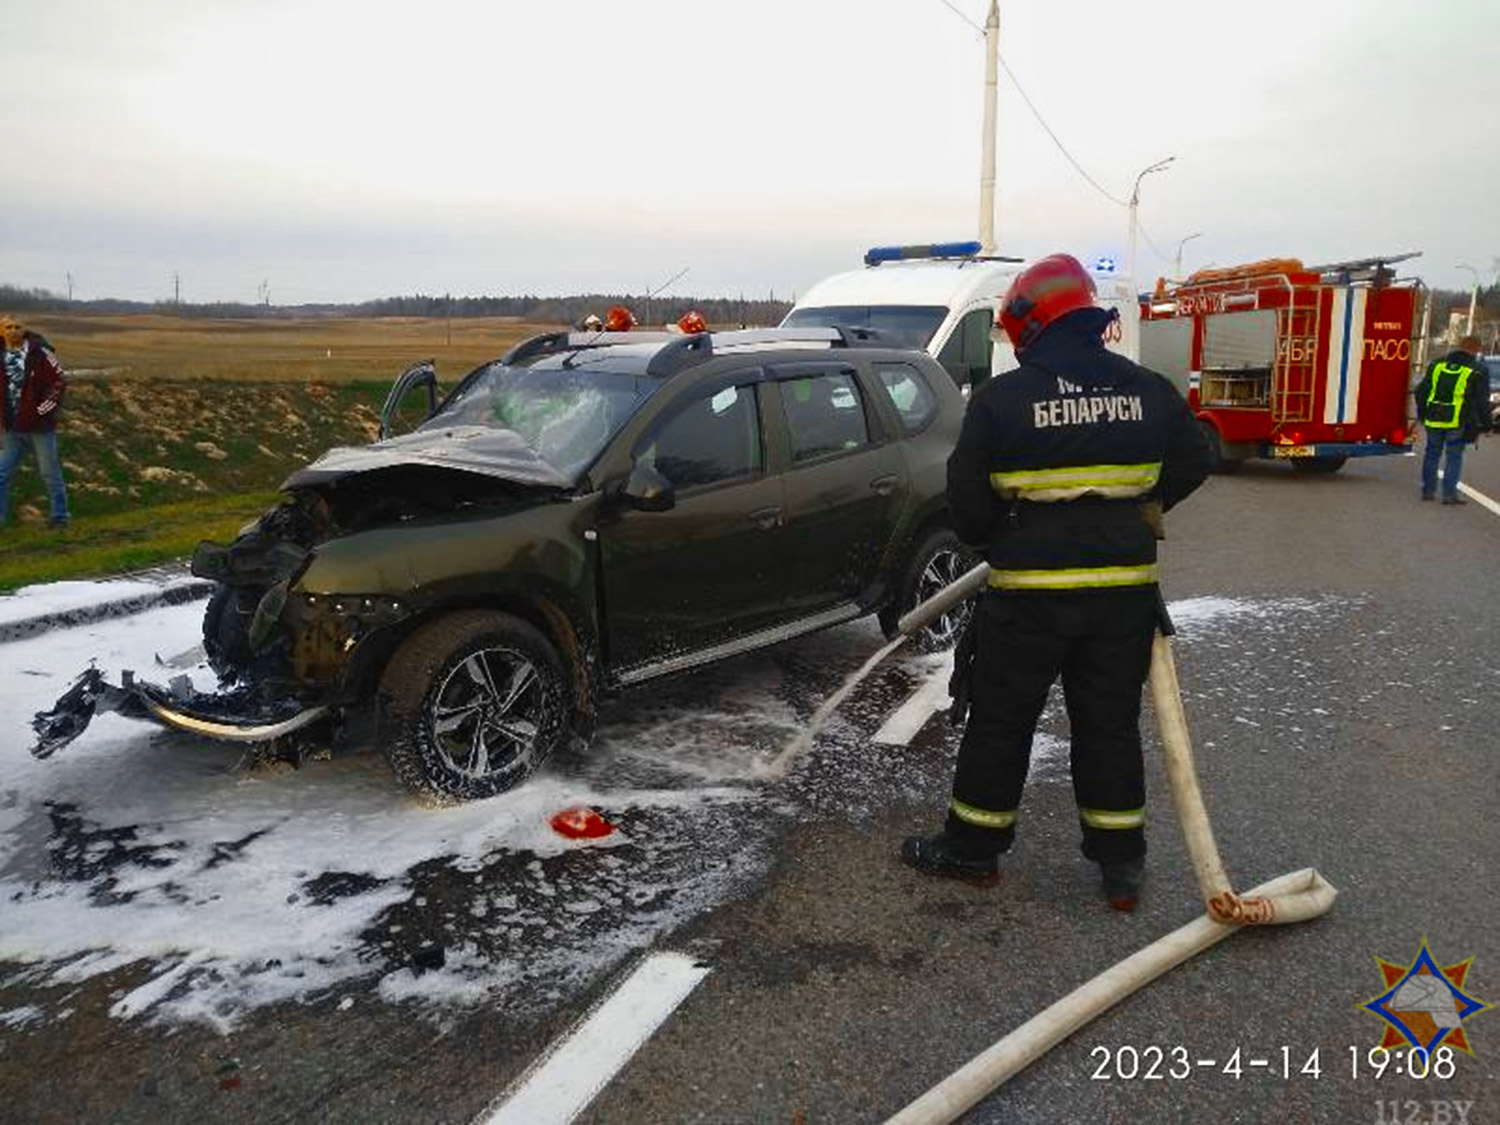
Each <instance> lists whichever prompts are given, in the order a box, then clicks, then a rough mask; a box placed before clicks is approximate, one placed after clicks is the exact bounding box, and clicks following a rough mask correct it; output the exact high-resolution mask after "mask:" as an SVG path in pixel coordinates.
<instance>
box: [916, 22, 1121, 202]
mask: <svg viewBox="0 0 1500 1125" xmlns="http://www.w3.org/2000/svg"><path fill="white" fill-rule="evenodd" d="M940 2H941V3H942V4H943V6H944V7H946V8H947V9H948V10H949V11H950V12H952V13H953V14H954V15H955V16H957V17H958V18H959V19H961V20H963V21H964V23H966V24H968V25H969V26H970V27H972V28H973V29H974V30H975V31H977V32H979V34H980V35H983V34H985V30H984V28H982V27H980V26H979V25H978V24H976V23H975V22H974V21H973V20H971V19H970V18H969V17H968V16H967V15H965V14H964V13H963V11H962V10H961V9H959V8H958V7H956V6H955V5H954V4H953V2H952V0H940ZM998 59H999V63H1000V66H1001V67H1002V68H1003V69H1004V70H1005V76H1006V77H1007V78H1009V79H1010V84H1011V85H1012V86H1014V87H1015V88H1016V93H1018V94H1020V95H1021V100H1022V101H1023V102H1025V103H1026V108H1027V109H1029V110H1031V115H1032V116H1033V117H1035V118H1036V121H1037V124H1038V125H1040V126H1041V127H1042V130H1043V131H1044V132H1045V133H1046V134H1047V136H1049V137H1050V138H1052V143H1053V144H1055V145H1056V146H1057V151H1058V152H1060V153H1062V154H1063V156H1064V157H1066V158H1067V161H1068V163H1069V164H1071V165H1073V168H1074V170H1075V171H1077V173H1078V174H1079V175H1080V176H1082V177H1083V178H1084V179H1085V180H1086V181H1088V183H1089V185H1090V186H1091V187H1092V188H1093V189H1094V190H1095V191H1097V192H1098V193H1099V194H1100V195H1102V196H1104V198H1105V199H1107V200H1109V201H1110V202H1111V203H1113V204H1115V205H1116V206H1118V207H1129V206H1130V204H1129V203H1127V202H1126V201H1125V200H1123V199H1121V198H1119V197H1118V196H1116V195H1112V194H1111V193H1110V192H1108V191H1106V190H1105V188H1104V187H1103V186H1102V185H1101V184H1100V183H1099V181H1098V180H1096V179H1094V177H1093V176H1090V175H1089V174H1088V172H1087V171H1086V170H1085V169H1084V167H1083V165H1082V164H1080V163H1078V161H1076V160H1074V159H1073V154H1072V153H1071V152H1069V151H1068V149H1067V146H1065V145H1064V144H1063V143H1062V141H1061V140H1060V139H1059V138H1058V135H1057V134H1056V133H1054V132H1053V131H1052V126H1050V125H1048V124H1047V119H1046V118H1044V117H1043V116H1042V111H1041V110H1039V109H1037V107H1036V103H1034V102H1033V101H1032V100H1031V98H1030V96H1029V95H1028V94H1027V93H1026V91H1025V89H1024V88H1023V87H1022V86H1021V83H1020V82H1019V81H1018V80H1017V79H1016V75H1015V72H1014V71H1013V70H1011V69H1010V64H1009V63H1007V62H1006V61H1005V57H1004V56H1003V55H1000V56H998Z"/></svg>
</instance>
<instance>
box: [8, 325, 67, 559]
mask: <svg viewBox="0 0 1500 1125" xmlns="http://www.w3.org/2000/svg"><path fill="white" fill-rule="evenodd" d="M0 343H3V345H4V378H5V393H4V394H3V395H0V421H3V423H4V428H5V444H4V446H0V525H3V524H4V523H5V522H6V520H7V519H8V517H9V515H10V479H11V477H12V476H13V475H14V474H15V471H16V468H17V467H18V466H19V465H20V463H21V460H22V459H23V458H24V457H25V455H26V451H27V450H28V449H31V450H35V451H36V463H37V468H38V469H39V470H40V471H41V474H42V479H43V480H44V481H46V484H47V501H48V504H49V507H50V509H51V511H50V514H49V517H48V520H47V522H48V524H49V525H50V526H51V527H54V528H56V529H58V530H61V529H62V528H65V527H67V526H68V490H67V486H66V484H65V483H64V482H63V472H62V459H61V457H60V456H59V455H58V451H57V416H58V413H59V410H60V408H61V407H62V397H63V389H64V388H65V387H66V386H67V380H66V379H65V377H64V376H63V369H62V365H61V364H59V363H58V362H57V356H56V355H55V354H53V351H52V347H51V345H50V344H48V343H47V341H46V340H45V339H43V338H42V337H41V336H40V335H38V334H37V333H35V332H32V331H30V330H29V329H27V327H26V326H25V325H24V324H22V323H21V322H20V321H19V320H17V319H16V318H15V317H13V316H8V315H0Z"/></svg>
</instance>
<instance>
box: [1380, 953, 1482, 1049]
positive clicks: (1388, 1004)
mask: <svg viewBox="0 0 1500 1125" xmlns="http://www.w3.org/2000/svg"><path fill="white" fill-rule="evenodd" d="M1375 964H1377V965H1379V966H1380V972H1381V975H1382V976H1383V977H1384V978H1385V991H1384V992H1382V993H1380V994H1379V995H1378V996H1375V997H1372V998H1371V999H1369V1000H1366V1001H1365V1002H1364V1003H1363V1004H1360V1005H1359V1007H1360V1008H1363V1009H1364V1010H1365V1011H1368V1012H1374V1013H1375V1014H1376V1015H1377V1016H1379V1017H1380V1018H1381V1019H1383V1020H1384V1021H1385V1025H1386V1026H1385V1035H1384V1037H1382V1039H1381V1040H1380V1049H1382V1050H1389V1049H1390V1048H1392V1047H1400V1046H1401V1045H1402V1044H1403V1043H1409V1044H1410V1045H1411V1046H1413V1047H1416V1048H1418V1049H1419V1050H1422V1051H1426V1052H1427V1053H1428V1054H1431V1053H1432V1052H1433V1051H1435V1050H1437V1049H1438V1047H1440V1046H1449V1047H1452V1048H1454V1049H1455V1050H1459V1051H1463V1052H1464V1053H1465V1054H1467V1055H1473V1054H1474V1050H1473V1048H1472V1047H1471V1046H1470V1044H1469V1035H1468V1031H1467V1029H1466V1028H1465V1026H1464V1025H1465V1024H1466V1023H1467V1022H1468V1021H1469V1020H1470V1019H1472V1018H1473V1017H1474V1016H1476V1015H1478V1014H1479V1013H1480V1012H1482V1011H1484V1010H1486V1009H1487V1008H1493V1007H1494V1005H1493V1004H1490V1003H1487V1002H1486V1001H1484V1000H1480V999H1479V998H1478V997H1476V996H1473V995H1471V994H1470V993H1468V992H1466V991H1465V985H1464V981H1465V979H1466V978H1467V977H1468V975H1469V969H1470V968H1471V967H1472V966H1473V964H1474V958H1472V957H1470V958H1469V959H1468V960H1467V961H1460V962H1459V963H1458V964H1456V965H1446V966H1442V967H1439V966H1438V963H1437V961H1436V960H1434V959H1433V956H1432V951H1431V950H1430V949H1428V947H1427V939H1426V938H1425V937H1424V938H1422V948H1421V950H1420V951H1419V952H1418V953H1417V956H1416V959H1415V960H1413V961H1412V963H1411V964H1410V965H1401V964H1393V963H1391V962H1390V961H1387V960H1385V959H1384V958H1381V957H1376V958H1375Z"/></svg>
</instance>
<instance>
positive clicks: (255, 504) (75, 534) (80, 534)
mask: <svg viewBox="0 0 1500 1125" xmlns="http://www.w3.org/2000/svg"><path fill="white" fill-rule="evenodd" d="M276 496H277V494H276V493H275V492H247V493H241V494H239V495H235V496H225V497H210V498H206V499H202V500H187V501H184V502H183V503H180V504H161V505H158V506H156V507H153V508H143V509H139V510H133V511H124V512H114V513H112V514H110V515H104V516H98V517H94V518H91V519H86V520H80V521H78V522H75V523H74V524H73V525H72V526H70V527H69V528H68V529H67V530H66V531H60V532H59V531H52V530H50V529H48V528H47V527H45V526H44V525H35V524H31V525H23V526H21V527H16V528H11V529H7V530H6V531H4V532H0V545H3V547H4V550H3V551H0V591H6V592H8V591H11V590H14V589H16V588H17V587H20V586H29V585H31V584H32V583H35V582H56V581H59V580H60V579H64V578H85V577H100V576H103V575H109V574H119V573H122V572H124V571H130V570H140V569H141V568H142V567H148V566H155V565H157V564H159V563H164V562H169V561H171V560H173V559H180V558H185V557H187V556H188V555H191V554H192V553H193V548H194V547H196V546H197V545H198V544H199V542H201V541H202V540H204V539H213V540H217V541H219V542H228V541H229V540H231V539H233V538H234V536H235V533H236V532H238V531H239V529H240V528H241V527H243V526H244V525H245V524H246V523H248V522H249V521H250V520H251V519H253V518H254V517H255V516H258V515H259V514H260V513H261V512H263V511H264V510H265V509H266V508H268V507H270V506H271V505H272V504H273V503H275V502H276Z"/></svg>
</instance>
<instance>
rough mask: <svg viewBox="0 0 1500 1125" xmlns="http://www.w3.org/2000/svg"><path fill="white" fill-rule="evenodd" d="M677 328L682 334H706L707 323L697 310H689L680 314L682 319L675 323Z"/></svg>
mask: <svg viewBox="0 0 1500 1125" xmlns="http://www.w3.org/2000/svg"><path fill="white" fill-rule="evenodd" d="M677 327H678V328H680V329H682V330H683V331H684V332H707V331H708V321H706V320H704V319H703V314H702V313H701V312H699V311H698V310H697V309H689V310H688V311H687V312H685V313H683V314H682V319H681V320H679V321H678V322H677Z"/></svg>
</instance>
